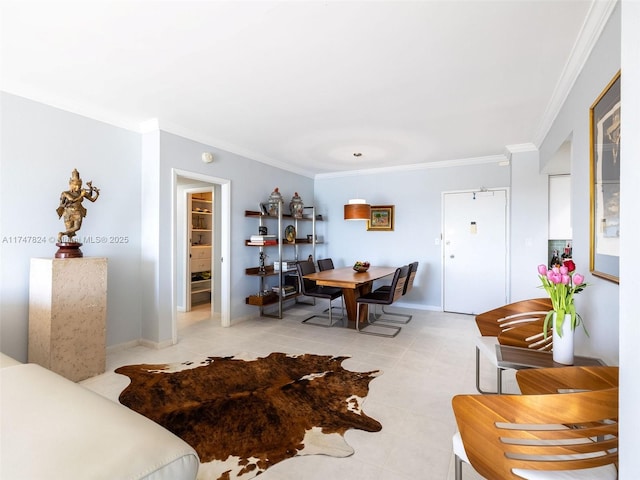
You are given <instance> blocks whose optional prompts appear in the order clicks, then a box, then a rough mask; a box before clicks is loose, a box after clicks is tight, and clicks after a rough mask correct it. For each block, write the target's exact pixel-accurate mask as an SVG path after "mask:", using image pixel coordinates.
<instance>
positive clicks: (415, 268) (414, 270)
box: [402, 262, 418, 295]
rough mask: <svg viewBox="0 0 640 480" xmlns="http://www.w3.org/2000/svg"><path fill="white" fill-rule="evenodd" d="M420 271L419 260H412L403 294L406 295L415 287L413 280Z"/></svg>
mask: <svg viewBox="0 0 640 480" xmlns="http://www.w3.org/2000/svg"><path fill="white" fill-rule="evenodd" d="M417 272H418V262H412V263H410V264H409V278H408V279H407V281H406V283H405V284H404V292H402V294H403V295H406V294H407V293H409V292H410V291H411V289H412V288H413V281H414V280H415V278H416V273H417Z"/></svg>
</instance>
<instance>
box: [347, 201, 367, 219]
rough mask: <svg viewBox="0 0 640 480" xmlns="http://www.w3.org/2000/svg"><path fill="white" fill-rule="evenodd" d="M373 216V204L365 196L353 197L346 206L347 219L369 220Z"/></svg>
mask: <svg viewBox="0 0 640 480" xmlns="http://www.w3.org/2000/svg"><path fill="white" fill-rule="evenodd" d="M370 216H371V205H369V204H368V203H367V201H366V200H364V199H363V198H352V199H350V200H349V203H348V204H347V205H345V206H344V219H345V220H369V217H370Z"/></svg>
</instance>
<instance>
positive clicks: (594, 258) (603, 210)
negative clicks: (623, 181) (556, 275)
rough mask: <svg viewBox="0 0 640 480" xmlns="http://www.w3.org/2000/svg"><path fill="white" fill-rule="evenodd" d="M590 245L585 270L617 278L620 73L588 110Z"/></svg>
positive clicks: (596, 274) (618, 274) (618, 255)
mask: <svg viewBox="0 0 640 480" xmlns="http://www.w3.org/2000/svg"><path fill="white" fill-rule="evenodd" d="M589 117H590V118H589V119H590V133H591V134H590V140H591V147H590V149H591V165H590V167H591V185H590V187H591V192H590V197H591V198H590V200H591V221H590V225H591V242H590V262H589V269H590V270H591V273H592V274H593V275H595V276H597V277H602V278H605V279H607V280H611V281H612V282H616V283H619V281H620V280H619V279H620V161H621V158H620V72H618V73H617V74H616V75H615V76H614V77H613V79H612V80H611V81H610V82H609V85H607V86H606V87H605V89H604V90H603V91H602V93H601V94H600V96H599V97H598V98H597V99H596V101H595V102H594V103H593V105H591V109H590V110H589Z"/></svg>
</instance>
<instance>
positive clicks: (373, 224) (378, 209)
mask: <svg viewBox="0 0 640 480" xmlns="http://www.w3.org/2000/svg"><path fill="white" fill-rule="evenodd" d="M393 209H394V206H393V205H371V216H370V217H369V220H367V230H374V231H375V230H378V231H392V230H393V217H394V212H393Z"/></svg>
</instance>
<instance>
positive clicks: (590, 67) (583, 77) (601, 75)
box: [540, 5, 624, 364]
mask: <svg viewBox="0 0 640 480" xmlns="http://www.w3.org/2000/svg"><path fill="white" fill-rule="evenodd" d="M620 35H621V31H620V5H618V6H617V7H616V9H615V10H614V12H613V14H612V15H611V17H610V18H609V21H608V23H607V26H606V27H605V29H604V30H603V32H602V35H601V37H600V39H599V40H598V43H597V44H596V46H595V48H594V49H593V51H592V52H591V55H590V57H589V59H588V60H587V62H586V64H585V66H584V68H583V70H582V72H581V73H580V75H579V76H578V79H577V80H576V82H575V84H574V86H573V88H572V89H571V92H570V94H569V96H568V97H567V100H566V101H565V103H564V105H563V106H562V109H561V110H560V113H559V114H558V116H557V117H556V119H555V121H554V122H553V125H552V127H551V129H550V131H549V133H548V134H547V136H546V138H545V139H544V142H543V143H542V145H541V146H540V165H541V167H544V166H546V165H547V164H548V163H549V162H550V161H551V160H552V158H553V156H554V154H555V152H556V151H557V150H558V148H560V146H561V144H562V143H563V142H564V141H565V140H566V139H567V138H569V137H571V140H572V149H571V150H572V153H571V217H572V218H571V223H572V226H573V259H574V261H575V263H576V266H577V268H576V269H577V270H578V271H580V272H581V273H586V274H587V277H586V278H587V283H589V287H588V288H587V289H586V290H585V291H584V292H583V293H581V294H580V295H578V296H576V300H575V302H576V309H577V310H578V312H579V313H580V314H581V315H582V317H583V318H584V320H585V322H586V324H587V326H588V330H589V334H590V337H587V336H586V335H584V334H583V333H582V332H581V331H578V332H579V335H577V336H576V351H577V352H579V353H583V354H597V355H598V356H600V357H602V358H604V359H605V360H606V361H607V363H610V364H618V339H619V333H618V332H619V328H618V327H619V325H618V320H619V298H618V293H619V291H618V290H619V288H618V285H617V284H615V283H612V282H610V281H607V280H603V279H601V278H598V277H594V276H592V275H590V274H589V272H588V271H589V238H590V227H589V221H590V213H589V198H590V197H589V195H590V193H589V182H590V177H589V165H590V164H589V144H590V140H589V108H590V106H591V105H592V103H593V102H594V101H595V99H596V98H597V97H598V96H599V95H600V93H601V92H602V90H603V89H604V87H605V86H606V85H607V84H608V83H609V81H610V80H611V79H612V78H613V76H614V75H615V74H616V72H618V70H620V48H621V47H620ZM623 82H624V79H623Z"/></svg>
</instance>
